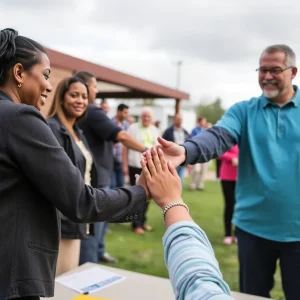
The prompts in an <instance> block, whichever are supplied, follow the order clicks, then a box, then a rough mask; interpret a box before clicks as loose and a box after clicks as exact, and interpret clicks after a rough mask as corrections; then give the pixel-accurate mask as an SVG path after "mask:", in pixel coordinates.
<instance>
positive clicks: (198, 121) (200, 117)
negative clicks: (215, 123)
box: [197, 116, 206, 123]
mask: <svg viewBox="0 0 300 300" xmlns="http://www.w3.org/2000/svg"><path fill="white" fill-rule="evenodd" d="M205 119H206V118H205V117H202V116H199V117H198V118H197V123H200V122H202V121H203V120H205Z"/></svg>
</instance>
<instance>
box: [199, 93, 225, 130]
mask: <svg viewBox="0 0 300 300" xmlns="http://www.w3.org/2000/svg"><path fill="white" fill-rule="evenodd" d="M196 112H197V116H203V117H205V118H207V121H208V122H211V123H212V124H215V123H216V122H217V121H218V120H220V118H221V117H222V116H223V114H224V112H225V109H224V108H223V107H222V101H221V99H220V98H217V99H216V100H215V101H214V102H212V103H206V104H205V103H203V104H199V105H197V106H196Z"/></svg>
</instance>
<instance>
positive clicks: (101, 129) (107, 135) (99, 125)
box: [85, 105, 122, 142]
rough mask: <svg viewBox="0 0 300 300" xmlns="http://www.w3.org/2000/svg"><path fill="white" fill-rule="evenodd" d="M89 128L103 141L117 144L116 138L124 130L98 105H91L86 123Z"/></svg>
mask: <svg viewBox="0 0 300 300" xmlns="http://www.w3.org/2000/svg"><path fill="white" fill-rule="evenodd" d="M85 122H87V123H88V127H89V128H90V129H91V130H92V131H93V132H94V134H95V135H96V136H97V137H99V139H101V140H106V141H112V142H116V137H117V135H118V133H119V132H120V131H121V130H122V128H120V127H118V126H117V125H116V124H114V123H113V122H112V121H111V120H110V119H109V118H108V117H107V116H106V115H105V113H104V112H103V110H102V109H100V108H99V107H97V106H96V105H89V108H88V116H87V119H86V121H85Z"/></svg>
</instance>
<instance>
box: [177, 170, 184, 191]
mask: <svg viewBox="0 0 300 300" xmlns="http://www.w3.org/2000/svg"><path fill="white" fill-rule="evenodd" d="M176 171H177V174H178V176H179V177H180V180H181V184H182V186H183V184H184V174H185V166H179V167H177V168H176Z"/></svg>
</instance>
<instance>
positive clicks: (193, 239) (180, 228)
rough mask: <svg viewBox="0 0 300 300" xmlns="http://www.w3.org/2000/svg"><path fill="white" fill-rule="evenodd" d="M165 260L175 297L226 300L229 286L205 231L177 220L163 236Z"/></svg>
mask: <svg viewBox="0 0 300 300" xmlns="http://www.w3.org/2000/svg"><path fill="white" fill-rule="evenodd" d="M163 244H164V251H165V262H166V265H167V268H168V271H169V276H170V280H171V283H172V286H173V290H174V292H175V296H176V299H177V300H200V299H201V300H208V299H209V300H229V299H231V300H232V299H233V298H232V297H231V296H230V289H229V287H228V285H227V284H226V282H225V281H224V280H223V277H222V274H221V272H220V269H219V264H218V262H217V260H216V258H215V255H214V251H213V249H212V247H211V244H210V242H209V240H208V238H207V236H206V234H205V232H204V231H203V230H202V229H201V228H200V227H199V226H198V225H196V224H195V223H194V222H187V221H184V222H178V223H176V224H173V225H172V226H170V227H169V228H168V229H167V231H166V233H165V235H164V237H163Z"/></svg>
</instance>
